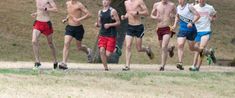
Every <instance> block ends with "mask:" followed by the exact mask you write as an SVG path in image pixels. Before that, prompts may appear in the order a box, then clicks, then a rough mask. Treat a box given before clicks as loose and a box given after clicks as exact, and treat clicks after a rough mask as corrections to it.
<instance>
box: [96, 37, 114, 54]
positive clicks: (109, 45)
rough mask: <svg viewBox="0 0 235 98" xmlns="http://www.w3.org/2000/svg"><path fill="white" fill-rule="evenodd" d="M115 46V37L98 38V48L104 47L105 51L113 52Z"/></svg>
mask: <svg viewBox="0 0 235 98" xmlns="http://www.w3.org/2000/svg"><path fill="white" fill-rule="evenodd" d="M115 46H116V37H106V36H99V40H98V47H99V48H100V47H104V48H105V49H106V51H109V52H113V51H114V49H115Z"/></svg>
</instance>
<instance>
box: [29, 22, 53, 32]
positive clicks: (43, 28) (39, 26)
mask: <svg viewBox="0 0 235 98" xmlns="http://www.w3.org/2000/svg"><path fill="white" fill-rule="evenodd" d="M33 29H36V30H38V31H40V33H42V34H44V35H45V36H49V35H51V34H52V33H53V28H52V23H51V21H48V22H41V21H38V20H36V21H35V22H34V24H33Z"/></svg>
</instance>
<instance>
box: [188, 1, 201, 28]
mask: <svg viewBox="0 0 235 98" xmlns="http://www.w3.org/2000/svg"><path fill="white" fill-rule="evenodd" d="M189 9H190V11H191V12H192V13H193V14H194V19H193V21H192V23H188V27H192V26H193V24H194V23H195V22H197V21H198V20H199V19H200V17H201V16H200V14H199V13H198V12H197V11H196V9H195V8H194V7H193V6H192V5H190V6H189Z"/></svg>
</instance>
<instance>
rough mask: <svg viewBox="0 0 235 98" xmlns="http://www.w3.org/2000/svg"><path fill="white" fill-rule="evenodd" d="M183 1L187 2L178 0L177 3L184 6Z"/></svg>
mask: <svg viewBox="0 0 235 98" xmlns="http://www.w3.org/2000/svg"><path fill="white" fill-rule="evenodd" d="M185 1H187V0H178V2H179V4H180V5H184V4H185Z"/></svg>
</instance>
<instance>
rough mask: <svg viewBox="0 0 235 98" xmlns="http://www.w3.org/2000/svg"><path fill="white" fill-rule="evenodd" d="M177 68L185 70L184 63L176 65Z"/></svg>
mask: <svg viewBox="0 0 235 98" xmlns="http://www.w3.org/2000/svg"><path fill="white" fill-rule="evenodd" d="M176 67H177V68H178V69H179V70H184V67H183V64H182V63H177V64H176Z"/></svg>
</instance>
